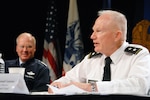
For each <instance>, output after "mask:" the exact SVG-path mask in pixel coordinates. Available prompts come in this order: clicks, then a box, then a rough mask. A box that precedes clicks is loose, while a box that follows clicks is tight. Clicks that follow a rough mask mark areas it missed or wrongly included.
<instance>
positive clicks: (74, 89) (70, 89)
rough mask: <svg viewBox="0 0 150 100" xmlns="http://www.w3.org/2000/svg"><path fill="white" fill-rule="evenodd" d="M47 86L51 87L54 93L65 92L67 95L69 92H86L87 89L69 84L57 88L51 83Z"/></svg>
mask: <svg viewBox="0 0 150 100" xmlns="http://www.w3.org/2000/svg"><path fill="white" fill-rule="evenodd" d="M48 86H49V88H51V89H52V91H53V92H54V94H67V95H71V94H83V93H87V91H84V90H82V89H80V88H78V87H77V86H75V85H69V86H67V87H64V88H61V89H58V88H57V87H54V86H52V85H48Z"/></svg>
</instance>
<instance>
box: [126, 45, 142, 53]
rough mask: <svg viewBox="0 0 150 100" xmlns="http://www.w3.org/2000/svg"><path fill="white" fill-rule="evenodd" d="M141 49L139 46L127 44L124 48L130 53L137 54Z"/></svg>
mask: <svg viewBox="0 0 150 100" xmlns="http://www.w3.org/2000/svg"><path fill="white" fill-rule="evenodd" d="M141 50H142V49H141V48H136V47H132V46H129V47H127V48H126V49H125V52H129V53H131V54H138V53H139V52H140V51H141Z"/></svg>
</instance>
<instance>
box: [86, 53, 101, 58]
mask: <svg viewBox="0 0 150 100" xmlns="http://www.w3.org/2000/svg"><path fill="white" fill-rule="evenodd" d="M97 55H102V54H101V53H97V52H90V53H89V57H88V58H92V57H95V56H97Z"/></svg>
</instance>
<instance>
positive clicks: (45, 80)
mask: <svg viewBox="0 0 150 100" xmlns="http://www.w3.org/2000/svg"><path fill="white" fill-rule="evenodd" d="M16 66H18V67H21V66H20V65H19V59H15V60H6V61H5V72H6V73H8V68H9V67H16ZM22 67H24V68H25V75H24V79H25V82H26V85H27V88H28V89H29V91H30V92H39V91H47V90H48V87H47V86H46V84H50V76H49V75H50V74H49V72H50V71H49V69H48V67H47V65H45V64H44V63H43V62H41V61H40V60H38V59H35V58H33V59H30V60H29V61H27V62H26V63H25V64H24V65H23V66H22Z"/></svg>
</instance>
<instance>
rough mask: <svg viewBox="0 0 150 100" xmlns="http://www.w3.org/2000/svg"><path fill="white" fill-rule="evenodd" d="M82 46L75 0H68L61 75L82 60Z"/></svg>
mask: <svg viewBox="0 0 150 100" xmlns="http://www.w3.org/2000/svg"><path fill="white" fill-rule="evenodd" d="M83 50H84V46H83V42H82V34H81V31H80V22H79V16H78V8H77V2H76V0H70V4H69V13H68V23H67V33H66V43H65V53H64V61H63V71H62V75H65V73H66V72H67V71H69V70H70V69H71V68H73V67H74V66H75V65H76V64H78V63H79V62H80V61H81V60H82V58H83V56H84V55H83V52H84V51H83Z"/></svg>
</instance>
